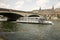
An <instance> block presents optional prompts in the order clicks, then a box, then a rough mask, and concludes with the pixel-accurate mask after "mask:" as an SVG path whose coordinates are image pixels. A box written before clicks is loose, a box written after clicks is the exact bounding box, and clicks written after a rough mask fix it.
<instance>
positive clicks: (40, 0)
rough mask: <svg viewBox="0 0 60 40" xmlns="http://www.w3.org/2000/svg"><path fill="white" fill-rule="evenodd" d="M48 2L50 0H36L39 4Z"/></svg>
mask: <svg viewBox="0 0 60 40" xmlns="http://www.w3.org/2000/svg"><path fill="white" fill-rule="evenodd" d="M47 2H49V0H36V4H37V5H38V6H42V5H45V4H46V3H47Z"/></svg>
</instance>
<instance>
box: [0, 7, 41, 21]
mask: <svg viewBox="0 0 60 40" xmlns="http://www.w3.org/2000/svg"><path fill="white" fill-rule="evenodd" d="M0 15H3V16H4V17H7V19H8V20H7V21H16V20H17V19H18V18H20V17H39V16H40V15H39V14H37V13H33V12H25V11H17V10H12V9H3V8H0Z"/></svg>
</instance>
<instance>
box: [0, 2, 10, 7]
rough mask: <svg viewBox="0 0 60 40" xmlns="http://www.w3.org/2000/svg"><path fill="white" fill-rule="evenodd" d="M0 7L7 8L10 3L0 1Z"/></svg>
mask: <svg viewBox="0 0 60 40" xmlns="http://www.w3.org/2000/svg"><path fill="white" fill-rule="evenodd" d="M0 7H4V8H9V7H10V5H9V4H5V3H0Z"/></svg>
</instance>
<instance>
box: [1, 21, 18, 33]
mask: <svg viewBox="0 0 60 40" xmlns="http://www.w3.org/2000/svg"><path fill="white" fill-rule="evenodd" d="M0 25H1V26H0V29H1V31H3V32H12V31H17V27H16V26H17V25H16V23H13V22H0Z"/></svg>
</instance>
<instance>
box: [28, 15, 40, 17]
mask: <svg viewBox="0 0 60 40" xmlns="http://www.w3.org/2000/svg"><path fill="white" fill-rule="evenodd" d="M28 17H39V15H29V16H28Z"/></svg>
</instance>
